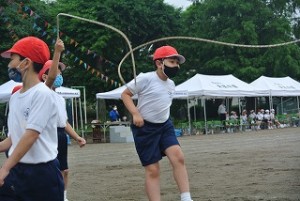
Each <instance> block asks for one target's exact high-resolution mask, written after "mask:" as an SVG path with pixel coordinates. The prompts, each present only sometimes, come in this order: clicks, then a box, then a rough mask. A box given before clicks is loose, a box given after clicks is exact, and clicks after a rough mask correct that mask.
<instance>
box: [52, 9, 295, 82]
mask: <svg viewBox="0 0 300 201" xmlns="http://www.w3.org/2000/svg"><path fill="white" fill-rule="evenodd" d="M59 16H66V17H71V18H75V19H78V20H82V21H85V22H89V23H93V24H97V25H100V26H104V27H106V28H108V29H111V30H113V31H115V32H117V33H119V34H120V35H121V36H122V37H123V38H124V40H125V41H126V43H127V45H128V47H129V52H127V53H126V54H125V56H124V57H123V59H122V60H121V61H120V63H119V65H118V75H119V78H120V80H121V82H122V83H123V84H125V85H126V82H125V80H124V78H123V76H122V73H121V67H122V64H123V62H124V61H125V60H126V58H127V57H128V56H129V55H131V60H132V70H133V77H134V82H135V84H136V67H135V59H134V54H133V52H134V51H136V50H138V49H140V48H142V47H144V46H147V45H149V44H153V43H156V42H159V41H164V40H193V41H199V42H206V43H213V44H217V45H225V46H231V47H243V48H274V47H280V46H285V45H290V44H294V43H298V42H299V41H300V39H297V40H293V41H289V42H284V43H277V44H272V45H244V44H236V43H227V42H222V41H216V40H209V39H204V38H198V37H188V36H169V37H163V38H159V39H155V40H152V41H149V42H146V43H144V44H141V45H139V46H137V47H135V48H132V46H131V43H130V40H129V39H128V38H127V36H126V35H125V34H124V33H123V32H122V31H121V30H119V29H117V28H115V27H114V26H111V25H108V24H105V23H103V22H98V21H95V20H90V19H86V18H82V17H78V16H75V15H70V14H66V13H59V14H58V15H57V38H59Z"/></svg>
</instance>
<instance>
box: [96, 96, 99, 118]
mask: <svg viewBox="0 0 300 201" xmlns="http://www.w3.org/2000/svg"><path fill="white" fill-rule="evenodd" d="M98 113H99V100H98V98H97V99H96V119H97V120H99V114H98Z"/></svg>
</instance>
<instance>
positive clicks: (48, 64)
mask: <svg viewBox="0 0 300 201" xmlns="http://www.w3.org/2000/svg"><path fill="white" fill-rule="evenodd" d="M52 62H53V61H52V60H48V61H47V62H46V63H45V64H44V66H43V68H42V70H40V72H39V79H40V80H41V81H43V78H42V77H43V75H44V74H45V72H46V71H47V70H48V69H49V68H50V67H51V65H52ZM59 66H60V68H61V70H62V71H63V70H65V68H66V65H65V64H63V63H62V62H59Z"/></svg>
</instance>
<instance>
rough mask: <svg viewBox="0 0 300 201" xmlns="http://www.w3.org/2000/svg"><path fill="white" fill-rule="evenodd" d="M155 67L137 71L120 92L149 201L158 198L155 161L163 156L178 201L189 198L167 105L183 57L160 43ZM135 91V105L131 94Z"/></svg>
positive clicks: (187, 181)
mask: <svg viewBox="0 0 300 201" xmlns="http://www.w3.org/2000/svg"><path fill="white" fill-rule="evenodd" d="M153 61H154V65H155V67H156V71H153V72H148V73H141V74H140V75H138V76H137V77H136V83H135V82H133V81H132V82H130V83H129V84H128V85H127V89H125V90H124V92H123V93H122V100H123V102H124V104H125V106H126V108H127V109H128V111H129V112H130V113H131V114H132V117H133V124H132V126H131V128H132V132H133V137H134V141H135V146H136V150H137V153H138V155H139V158H140V160H141V163H142V165H143V166H144V168H145V179H146V181H145V189H146V193H147V196H148V198H149V200H150V201H160V200H161V196H160V176H159V172H160V170H159V161H160V160H161V159H162V157H163V156H167V157H168V159H169V161H170V163H171V165H172V168H173V175H174V179H175V181H176V183H177V185H178V188H179V191H180V193H181V201H192V199H191V195H190V189H189V180H188V173H187V170H186V166H185V163H184V155H183V152H182V150H181V148H180V145H179V142H178V140H177V138H176V135H175V131H174V126H173V123H172V122H171V121H170V119H169V118H170V106H171V104H172V98H173V94H174V91H175V84H174V82H173V81H172V80H171V78H172V77H174V76H175V75H176V73H177V72H178V70H179V64H182V63H184V62H185V58H184V57H183V56H182V55H180V54H178V52H177V50H176V49H175V48H173V47H171V46H162V47H160V48H158V49H156V51H155V52H154V55H153ZM135 94H137V95H138V104H137V106H135V104H134V102H133V100H132V98H131V97H132V96H133V95H135Z"/></svg>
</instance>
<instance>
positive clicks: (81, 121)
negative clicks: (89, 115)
mask: <svg viewBox="0 0 300 201" xmlns="http://www.w3.org/2000/svg"><path fill="white" fill-rule="evenodd" d="M79 114H80V124H81V126H80V127H81V137H83V138H84V131H83V119H82V106H81V99H79Z"/></svg>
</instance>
